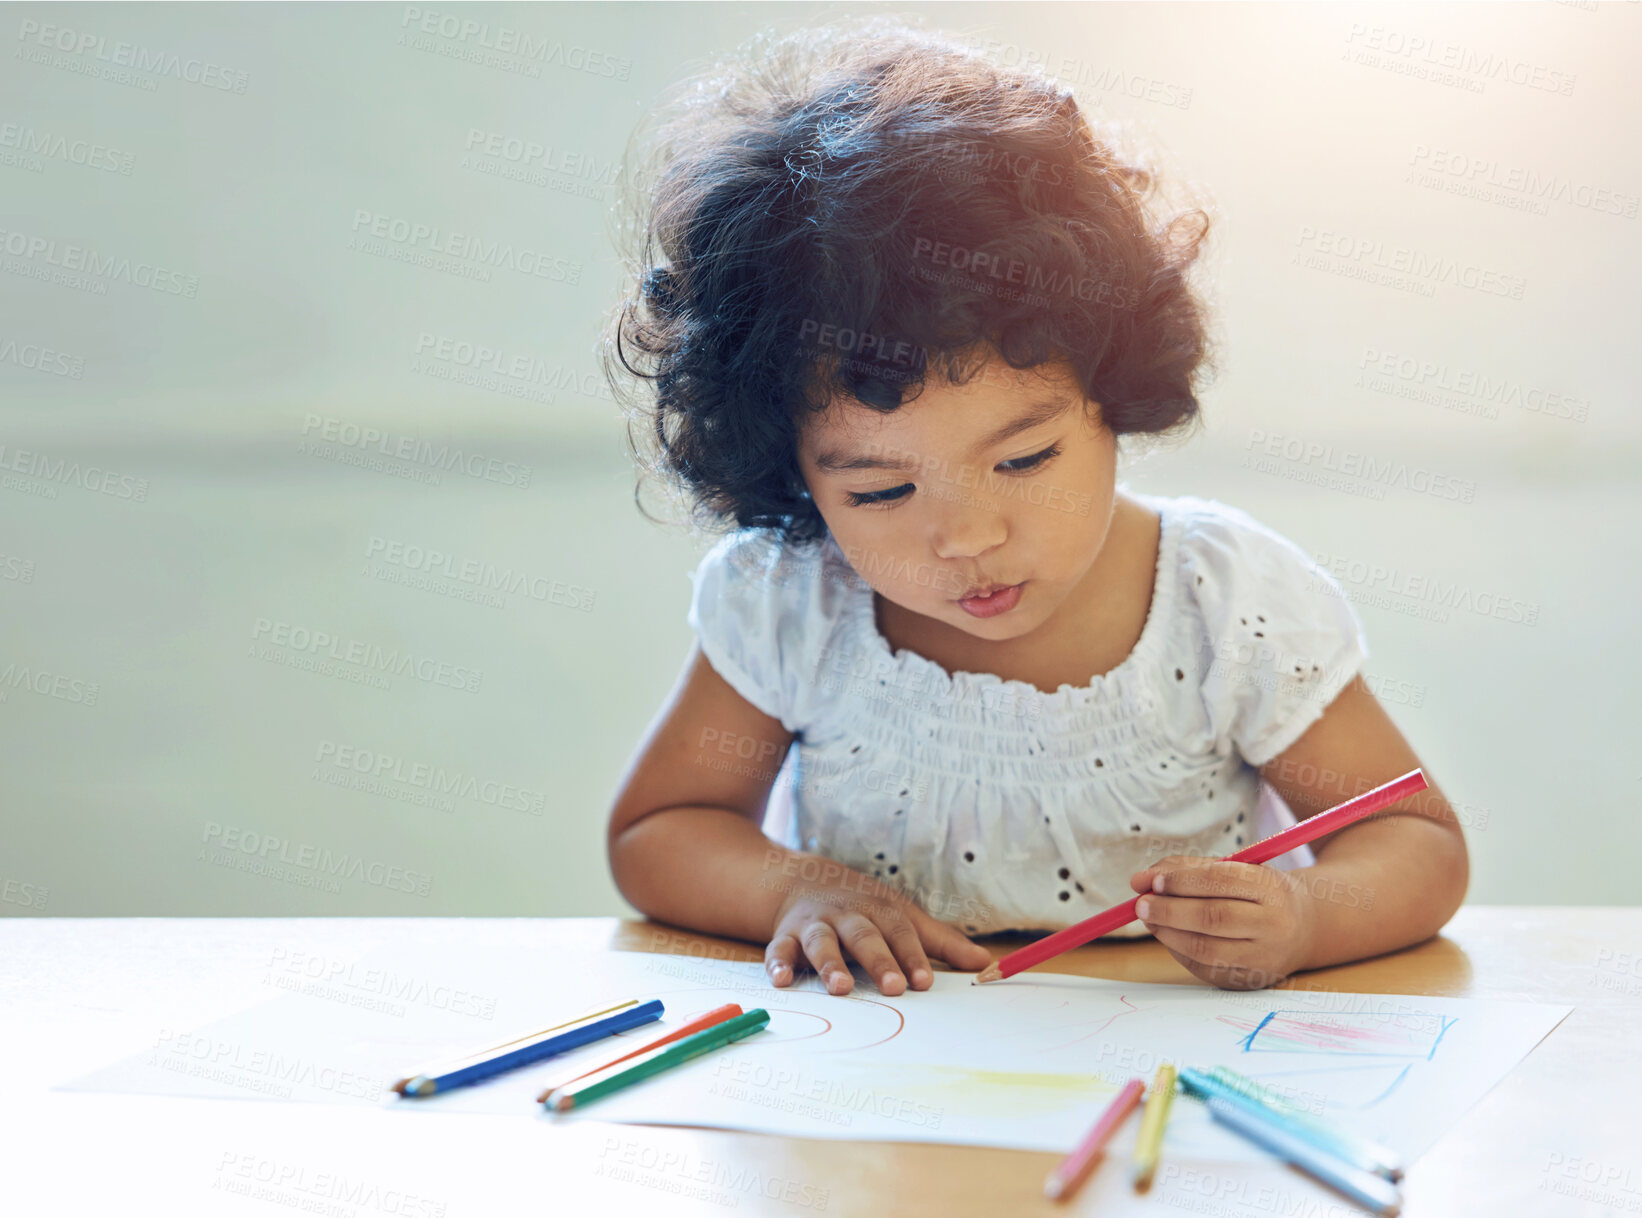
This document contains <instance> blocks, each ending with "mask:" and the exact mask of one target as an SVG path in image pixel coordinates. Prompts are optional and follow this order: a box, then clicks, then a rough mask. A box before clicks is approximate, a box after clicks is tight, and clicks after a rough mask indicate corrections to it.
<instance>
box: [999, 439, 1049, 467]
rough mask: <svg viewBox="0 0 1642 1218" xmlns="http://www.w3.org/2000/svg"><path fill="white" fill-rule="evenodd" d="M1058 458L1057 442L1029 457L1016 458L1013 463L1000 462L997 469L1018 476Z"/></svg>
mask: <svg viewBox="0 0 1642 1218" xmlns="http://www.w3.org/2000/svg"><path fill="white" fill-rule="evenodd" d="M1058 456H1060V442H1059V441H1058V440H1057V441H1056V442H1055V443H1053V444H1051V445H1050V446H1049V447H1048V448H1046V449H1044V450H1043V451H1042V452H1041V453H1033V454H1032V455H1031V456H1030V457H1016V458H1015V459H1014V460H1013V461H1000V462H998V468H999V469H1001V470H1004V471H1005V472H1006V473H1011V474H1019V473H1024V472H1025V471H1026V470H1029V469H1036V468H1037V467H1038V466H1040V465H1042V464H1043V463H1044V462H1045V461H1050V460H1053V459H1054V458H1056V457H1058Z"/></svg>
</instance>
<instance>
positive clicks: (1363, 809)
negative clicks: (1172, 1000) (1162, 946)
mask: <svg viewBox="0 0 1642 1218" xmlns="http://www.w3.org/2000/svg"><path fill="white" fill-rule="evenodd" d="M1428 785H1429V784H1428V783H1427V782H1426V781H1425V771H1424V770H1410V771H1409V772H1408V773H1406V774H1404V775H1403V776H1402V777H1401V778H1393V779H1392V780H1391V781H1390V782H1388V783H1383V784H1382V785H1380V786H1377V787H1375V788H1374V789H1373V790H1372V791H1364V792H1363V793H1362V794H1361V795H1359V796H1357V797H1356V798H1354V799H1348V800H1346V801H1345V803H1343V804H1341V805H1339V806H1338V807H1336V808H1330V809H1329V810H1328V811H1327V812H1319V813H1318V814H1317V815H1316V816H1312V817H1308V818H1307V819H1305V820H1303V821H1300V822H1299V823H1297V824H1293V825H1290V826H1289V827H1288V828H1287V829H1284V830H1283V831H1282V832H1280V833H1273V834H1272V835H1271V836H1270V837H1268V838H1263V839H1262V840H1260V841H1258V842H1255V843H1254V845H1252V846H1245V847H1243V849H1241V850H1239V851H1238V852H1237V853H1236V854H1228V855H1227V856H1226V857H1225V858H1224V859H1222V860H1221V861H1222V862H1226V863H1265V862H1269V861H1270V860H1272V859H1274V858H1276V857H1277V856H1278V855H1279V854H1286V853H1287V852H1288V851H1290V850H1293V849H1294V848H1295V847H1296V846H1304V845H1306V844H1307V843H1308V842H1314V841H1316V840H1317V839H1318V838H1320V837H1323V836H1324V835H1326V834H1329V833H1333V832H1334V831H1335V830H1337V829H1344V828H1345V827H1346V826H1347V825H1349V824H1352V823H1354V822H1356V821H1359V820H1362V819H1363V817H1365V816H1371V815H1373V814H1374V813H1375V812H1378V811H1379V810H1380V809H1381V808H1385V807H1389V806H1390V805H1391V804H1394V803H1397V802H1398V801H1399V800H1403V799H1407V798H1408V797H1409V796H1410V795H1413V794H1414V793H1415V792H1416V791H1423V790H1425V788H1426V787H1427V786H1428ZM1141 895H1144V894H1139V895H1136V896H1134V897H1131V898H1130V899H1129V900H1127V901H1125V902H1123V904H1121V905H1114V906H1112V908H1111V909H1108V910H1107V911H1106V912H1105V913H1098V914H1096V915H1095V916H1094V917H1092V918H1085V919H1084V920H1083V921H1081V922H1079V923H1078V924H1077V925H1076V926H1068V927H1067V928H1066V929H1065V930H1057V931H1056V932H1055V933H1054V934H1052V935H1047V936H1045V937H1044V938H1042V939H1039V940H1038V941H1037V942H1036V943H1029V944H1027V945H1026V946H1025V947H1023V948H1020V949H1019V950H1018V951H1012V952H1010V953H1009V954H1008V955H1007V956H1003V957H1000V958H999V959H997V960H994V961H993V962H992V963H991V964H989V965H987V966H986V968H984V969H982V970H981V974H980V976H978V977H976V978H975V981H974V983H973V984H976V985H984V984H986V983H987V982H989V981H1002V980H1003V979H1004V978H1005V977H1013V976H1014V975H1015V974H1016V973H1018V972H1020V971H1021V970H1022V969H1029V968H1031V967H1032V966H1033V965H1037V964H1042V963H1043V962H1044V961H1045V960H1048V959H1051V958H1052V957H1055V956H1058V955H1060V954H1061V953H1062V952H1069V951H1071V950H1072V949H1073V948H1074V947H1082V946H1083V945H1084V944H1085V943H1087V942H1089V940H1091V939H1098V938H1099V937H1100V936H1101V935H1104V934H1108V933H1110V932H1111V931H1114V930H1116V929H1117V928H1118V927H1120V926H1127V925H1128V924H1129V923H1130V922H1133V921H1134V920H1135V918H1136V917H1138V916H1139V915H1138V914H1136V913H1135V903H1136V902H1137V901H1139V900H1140V896H1141Z"/></svg>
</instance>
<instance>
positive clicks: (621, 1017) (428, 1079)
mask: <svg viewBox="0 0 1642 1218" xmlns="http://www.w3.org/2000/svg"><path fill="white" fill-rule="evenodd" d="M663 1010H664V1008H663V1006H662V1003H661V999H659V998H652V999H651V1000H650V1001H649V1002H641V1003H640V1004H639V1005H638V1006H635V1007H629V1008H628V1009H627V1010H624V1011H617V1012H616V1013H615V1014H614V1015H607V1016H605V1017H604V1018H602V1019H592V1020H588V1021H587V1022H585V1023H582V1022H578V1023H576V1024H574V1026H572V1027H569V1028H567V1029H565V1030H564V1031H562V1032H558V1031H555V1033H554V1034H553V1035H551V1036H544V1037H542V1038H540V1039H539V1040H530V1041H526V1042H525V1043H524V1044H522V1045H519V1046H518V1047H517V1048H508V1047H506V1046H502V1048H503V1050H504V1051H502V1052H498V1053H495V1054H493V1055H491V1056H487V1057H479V1058H476V1059H472V1060H467V1061H463V1062H461V1063H460V1064H458V1065H456V1066H454V1067H452V1068H451V1069H449V1070H445V1071H443V1072H441V1073H438V1074H418V1075H416V1076H414V1077H413V1078H410V1079H407V1080H406V1081H405V1087H404V1090H403V1091H402V1092H401V1093H400V1094H402V1095H404V1096H406V1097H412V1096H426V1095H434V1094H436V1093H438V1092H440V1091H449V1090H450V1089H451V1088H452V1087H465V1086H467V1085H468V1084H469V1083H476V1082H478V1081H479V1080H480V1079H485V1078H489V1077H491V1075H493V1074H501V1073H502V1072H503V1071H504V1070H512V1069H513V1068H514V1067H516V1066H524V1065H528V1064H530V1063H531V1062H535V1061H540V1060H542V1059H543V1058H547V1057H553V1056H555V1055H557V1054H560V1053H564V1052H566V1051H567V1050H570V1049H577V1048H580V1047H581V1046H582V1045H586V1044H591V1043H592V1042H593V1041H595V1040H603V1039H604V1038H605V1037H606V1036H614V1035H615V1034H616V1033H617V1032H625V1031H627V1030H628V1029H629V1028H636V1027H638V1026H639V1025H641V1024H647V1023H653V1022H654V1021H655V1020H658V1019H660V1018H661V1016H662V1012H663Z"/></svg>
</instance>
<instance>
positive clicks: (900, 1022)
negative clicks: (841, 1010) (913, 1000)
mask: <svg viewBox="0 0 1642 1218" xmlns="http://www.w3.org/2000/svg"><path fill="white" fill-rule="evenodd" d="M855 1001H856V1002H866V1003H871V1004H872V1005H873V1006H875V1007H883V1008H884V1009H885V1010H886V1011H893V1012H894V1013H895V1031H893V1032H891V1033H890V1034H889V1035H888V1036H886V1037H884V1039H883V1040H875V1041H873V1042H872V1044H870V1045H857V1046H856V1048H857V1049H872V1048H876V1047H877V1046H878V1045H882V1044H887V1043H888V1042H889V1041H892V1040H894V1039H895V1038H896V1037H897V1036H899V1035H900V1034H901V1033H902V1032H903V1031H904V1030H905V1029H906V1026H907V1017H906V1016H905V1015H903V1014H901V1011H900V1009H899V1008H898V1007H892V1006H890V1005H889V1003H887V1002H878V1001H876V1000H874V999H871V998H857V999H856V1000H855Z"/></svg>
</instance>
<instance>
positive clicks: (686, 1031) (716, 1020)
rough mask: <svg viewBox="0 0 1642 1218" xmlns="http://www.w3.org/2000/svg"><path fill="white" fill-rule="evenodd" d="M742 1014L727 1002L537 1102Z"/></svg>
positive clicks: (553, 1088) (736, 1004)
mask: <svg viewBox="0 0 1642 1218" xmlns="http://www.w3.org/2000/svg"><path fill="white" fill-rule="evenodd" d="M741 1013H742V1011H741V1004H740V1003H739V1002H726V1003H725V1004H724V1005H723V1006H721V1007H714V1008H713V1009H712V1010H711V1011H708V1012H707V1013H706V1014H705V1015H703V1016H701V1017H700V1018H697V1019H692V1020H691V1021H690V1022H689V1023H687V1024H685V1025H684V1026H683V1027H682V1028H678V1029H676V1030H675V1031H672V1032H669V1033H667V1035H666V1036H663V1037H662V1038H661V1039H660V1040H652V1041H651V1042H650V1043H649V1044H647V1045H645V1046H644V1047H643V1048H641V1049H634V1050H633V1051H632V1052H631V1053H623V1054H622V1055H621V1056H620V1057H613V1058H611V1059H610V1060H609V1061H607V1062H603V1063H601V1064H600V1065H597V1066H594V1067H593V1068H592V1069H591V1070H584V1071H582V1072H581V1073H580V1074H578V1075H576V1078H567V1079H565V1080H564V1082H563V1083H554V1084H553V1085H552V1086H551V1087H549V1088H548V1089H547V1090H546V1091H544V1092H542V1093H541V1094H540V1095H538V1096H537V1097H536V1102H537V1103H538V1104H545V1103H547V1097H548V1096H550V1095H552V1094H553V1093H554V1092H555V1091H557V1090H558V1089H559V1088H560V1087H563V1086H564V1085H565V1084H566V1083H573V1082H575V1081H576V1079H577V1078H586V1077H587V1076H588V1075H589V1074H597V1073H598V1072H599V1071H600V1070H606V1069H608V1068H609V1067H611V1066H614V1065H616V1064H617V1063H619V1062H624V1061H626V1060H627V1059H628V1058H630V1057H637V1056H638V1055H639V1054H640V1053H648V1052H650V1050H651V1049H657V1048H660V1047H661V1046H662V1045H670V1044H672V1043H673V1042H674V1041H675V1040H683V1039H684V1038H685V1037H686V1036H694V1035H695V1034H696V1033H697V1032H700V1031H702V1030H703V1029H704V1028H710V1027H712V1026H713V1025H714V1024H720V1023H723V1022H724V1021H725V1020H726V1019H734V1018H735V1017H736V1016H738V1015H740V1014H741Z"/></svg>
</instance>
